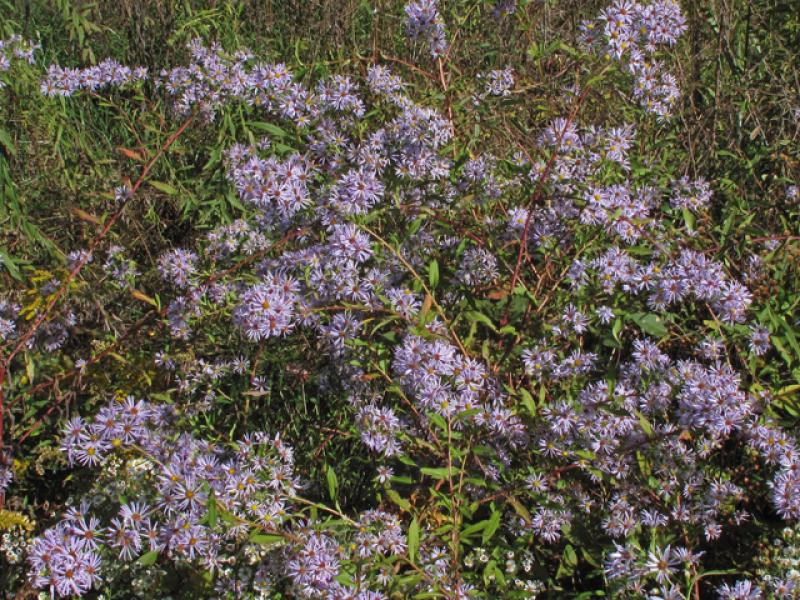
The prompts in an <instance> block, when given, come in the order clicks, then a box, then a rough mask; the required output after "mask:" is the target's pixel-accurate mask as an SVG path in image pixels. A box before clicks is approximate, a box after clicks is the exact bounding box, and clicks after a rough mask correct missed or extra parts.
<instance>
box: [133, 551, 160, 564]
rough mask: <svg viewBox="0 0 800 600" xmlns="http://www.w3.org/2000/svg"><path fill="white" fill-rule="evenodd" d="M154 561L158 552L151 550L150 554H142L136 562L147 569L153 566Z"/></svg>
mask: <svg viewBox="0 0 800 600" xmlns="http://www.w3.org/2000/svg"><path fill="white" fill-rule="evenodd" d="M156 560H158V552H157V551H156V550H151V551H150V552H145V553H144V554H142V555H141V556H140V557H139V559H138V560H137V561H136V562H137V563H139V564H140V565H143V566H145V567H149V566H150V565H153V564H155V562H156Z"/></svg>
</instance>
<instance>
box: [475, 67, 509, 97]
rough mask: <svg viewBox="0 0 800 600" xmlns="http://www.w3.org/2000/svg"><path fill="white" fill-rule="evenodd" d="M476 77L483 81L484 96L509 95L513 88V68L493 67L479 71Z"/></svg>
mask: <svg viewBox="0 0 800 600" xmlns="http://www.w3.org/2000/svg"><path fill="white" fill-rule="evenodd" d="M478 78H479V79H481V80H483V81H484V88H483V91H484V94H485V95H486V96H501V97H502V96H509V95H510V94H511V90H513V89H514V84H515V81H516V80H515V77H514V69H513V68H511V67H507V68H505V69H494V70H492V71H487V72H486V73H481V74H480V75H478Z"/></svg>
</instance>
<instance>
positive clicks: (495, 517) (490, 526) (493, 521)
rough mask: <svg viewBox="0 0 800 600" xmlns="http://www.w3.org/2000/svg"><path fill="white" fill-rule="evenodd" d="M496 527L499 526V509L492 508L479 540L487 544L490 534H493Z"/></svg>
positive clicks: (490, 537)
mask: <svg viewBox="0 0 800 600" xmlns="http://www.w3.org/2000/svg"><path fill="white" fill-rule="evenodd" d="M498 527H500V511H499V510H492V516H491V517H489V521H488V523H487V524H486V529H484V530H483V538H482V540H481V541H482V542H483V543H484V544H487V543H488V542H489V540H491V539H492V536H493V535H494V534H495V532H496V531H497V528H498Z"/></svg>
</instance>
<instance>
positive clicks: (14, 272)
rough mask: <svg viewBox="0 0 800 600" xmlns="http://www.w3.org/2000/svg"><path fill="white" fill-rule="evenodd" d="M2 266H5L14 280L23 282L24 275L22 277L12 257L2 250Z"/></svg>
mask: <svg viewBox="0 0 800 600" xmlns="http://www.w3.org/2000/svg"><path fill="white" fill-rule="evenodd" d="M0 265H3V266H4V267H5V268H6V270H7V271H8V274H9V275H11V276H12V277H13V278H14V279H16V280H17V281H22V275H20V272H19V268H17V265H16V264H15V263H14V261H13V260H12V259H11V257H10V256H9V255H8V254H6V253H5V252H3V251H2V250H0Z"/></svg>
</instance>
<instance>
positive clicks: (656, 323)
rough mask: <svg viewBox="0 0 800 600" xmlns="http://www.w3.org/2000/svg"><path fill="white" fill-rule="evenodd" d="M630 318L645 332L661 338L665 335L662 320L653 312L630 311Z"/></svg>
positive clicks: (665, 330) (665, 328)
mask: <svg viewBox="0 0 800 600" xmlns="http://www.w3.org/2000/svg"><path fill="white" fill-rule="evenodd" d="M628 316H629V317H630V319H631V320H632V321H633V322H634V323H636V324H637V325H638V326H639V328H640V329H641V330H642V331H644V332H645V333H647V334H649V335H652V336H655V337H659V338H662V337H664V336H665V335H667V333H668V331H667V327H666V326H665V325H664V322H663V321H662V320H661V317H659V316H658V315H656V314H653V313H631V314H630V315H628Z"/></svg>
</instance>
